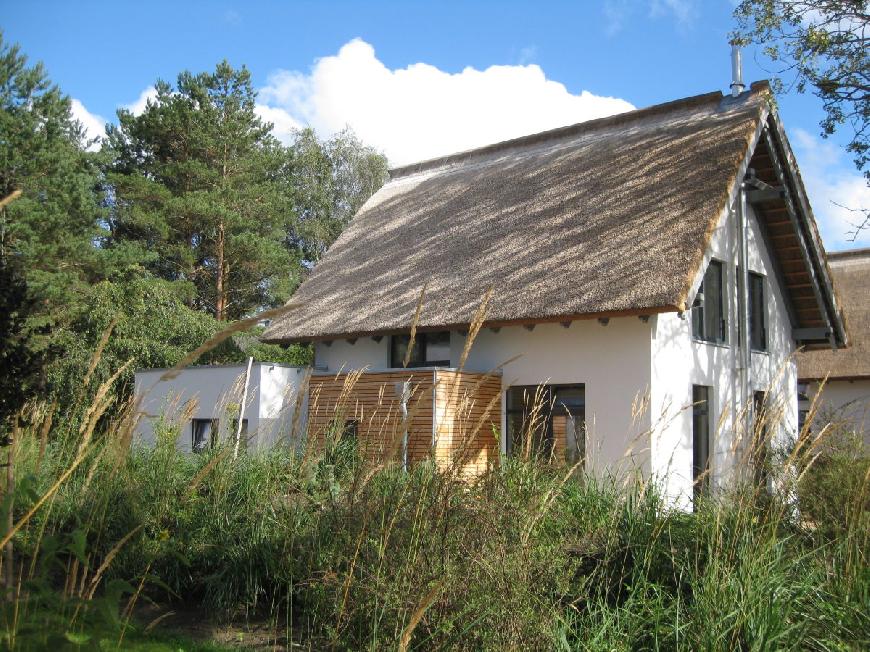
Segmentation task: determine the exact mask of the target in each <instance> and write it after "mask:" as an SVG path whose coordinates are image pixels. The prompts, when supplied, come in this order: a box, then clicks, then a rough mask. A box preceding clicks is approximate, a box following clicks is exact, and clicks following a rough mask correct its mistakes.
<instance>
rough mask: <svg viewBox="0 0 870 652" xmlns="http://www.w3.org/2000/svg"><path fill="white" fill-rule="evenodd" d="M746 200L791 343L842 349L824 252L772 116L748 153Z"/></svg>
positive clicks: (843, 333) (842, 330) (794, 165)
mask: <svg viewBox="0 0 870 652" xmlns="http://www.w3.org/2000/svg"><path fill="white" fill-rule="evenodd" d="M746 172H747V175H746V178H747V180H748V181H749V182H750V185H751V186H752V189H751V190H749V191H748V193H747V200H748V201H749V202H750V203H751V204H752V206H753V208H754V209H755V212H756V214H757V216H758V222H759V225H760V227H761V231H762V234H763V236H764V238H765V241H766V243H767V246H768V248H769V250H770V251H771V253H772V258H773V259H774V272H775V274H776V276H777V280H778V281H779V283H780V286H781V287H783V288H784V290H785V293H786V309H787V311H788V313H789V318H790V320H791V324H792V329H793V331H792V333H793V337H794V339H795V341H796V343H797V344H798V345H801V346H806V347H811V348H815V347H820V346H823V347H827V346H830V347H834V348H837V347H845V346H848V337H847V334H846V329H845V326H844V323H843V317H842V313H841V310H840V307H839V305H838V302H837V297H836V295H835V293H834V288H833V284H832V282H831V274H830V271H829V269H828V265H827V258H826V255H825V250H824V248H823V246H822V243H821V239H820V237H819V234H818V230H817V228H816V223H815V219H814V217H813V213H812V208H811V207H810V204H809V201H808V199H807V195H806V190H805V188H804V185H803V182H802V180H801V177H800V172H799V170H798V167H797V162H796V160H795V157H794V154H793V153H792V150H791V147H790V145H789V143H788V139H787V138H786V136H785V131H784V130H783V127H782V123H781V122H780V120H779V117H778V116H777V114H776V113H775V112H773V111H770V112H769V113H768V115H767V117H766V120H765V125H764V129H763V132H762V135H761V138H760V139H759V141H758V143H757V144H756V146H755V149H754V151H753V152H752V158H751V159H750V161H749V167H748V169H747V171H746Z"/></svg>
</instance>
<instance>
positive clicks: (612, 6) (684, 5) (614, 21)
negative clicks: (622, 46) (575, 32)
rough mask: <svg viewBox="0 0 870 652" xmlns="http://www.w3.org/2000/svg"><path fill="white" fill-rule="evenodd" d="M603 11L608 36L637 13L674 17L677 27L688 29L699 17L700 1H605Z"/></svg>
mask: <svg viewBox="0 0 870 652" xmlns="http://www.w3.org/2000/svg"><path fill="white" fill-rule="evenodd" d="M601 10H602V12H603V13H604V23H605V24H604V31H605V33H606V34H607V35H608V36H613V35H615V34H616V33H617V32H619V31H620V30H621V29H622V28H623V26H624V25H625V23H626V21H628V19H629V18H631V17H632V16H633V15H634V14H635V13H637V12H640V13H641V15H642V14H643V13H646V14H647V15H649V17H650V18H671V17H672V18H674V19H675V20H676V23H677V27H679V28H680V29H686V28H687V27H689V26H690V25H691V24H693V23H694V22H695V18H696V17H697V15H698V0H605V1H604V4H603V5H602V9H601ZM644 10H646V11H645V12H644Z"/></svg>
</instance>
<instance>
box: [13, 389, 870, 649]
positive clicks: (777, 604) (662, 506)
mask: <svg viewBox="0 0 870 652" xmlns="http://www.w3.org/2000/svg"><path fill="white" fill-rule="evenodd" d="M107 382H108V385H105V384H104V385H103V386H100V387H99V388H96V389H95V390H94V391H93V392H92V399H91V400H90V404H89V405H88V401H87V400H84V398H82V400H81V406H80V407H79V409H77V410H75V411H73V412H74V413H75V414H78V415H80V418H79V419H78V420H77V421H75V422H73V421H70V420H69V419H67V420H64V419H59V418H57V417H55V416H53V411H54V410H53V409H46V408H45V406H34V408H33V409H32V410H31V411H30V412H29V414H30V415H31V418H30V419H29V425H28V426H26V427H25V428H24V429H23V430H22V431H21V432H20V433H19V437H18V440H17V442H16V447H15V460H14V464H15V469H16V473H17V476H18V482H17V483H16V486H15V492H14V501H13V500H12V498H13V497H11V496H9V497H7V498H6V499H5V500H4V502H3V505H2V507H3V509H4V510H5V512H4V514H0V522H4V523H5V522H6V514H8V511H9V509H10V506H13V521H14V522H15V524H16V527H15V530H14V533H10V532H7V533H6V536H5V537H4V538H9V537H10V536H12V540H13V541H14V543H15V547H16V557H15V559H16V561H15V567H14V568H12V569H11V571H12V572H11V573H9V574H8V575H9V576H10V577H11V578H12V581H11V582H9V583H8V584H9V585H8V586H7V587H6V594H5V598H6V599H5V601H4V602H3V604H2V619H3V625H2V635H3V636H4V637H5V640H4V642H5V643H6V645H7V647H9V648H10V649H40V648H45V647H47V646H54V645H59V646H60V645H66V646H70V645H72V646H75V645H81V646H84V647H92V646H96V645H97V644H98V645H100V646H101V647H103V648H109V649H111V648H113V647H114V648H119V649H123V648H124V646H125V642H128V641H129V640H130V637H133V636H141V635H143V634H144V632H145V631H146V630H148V631H151V630H153V629H155V628H156V629H160V628H164V627H167V626H171V625H172V623H173V616H172V612H175V611H177V610H181V609H185V610H189V609H190V608H191V607H194V608H196V609H198V610H200V611H201V613H203V614H205V617H209V618H212V619H215V620H217V621H220V620H228V619H232V618H247V619H256V620H258V621H266V622H269V623H270V626H271V628H272V631H273V641H274V642H275V643H276V645H280V646H288V645H289V644H290V642H295V643H296V644H297V645H300V646H302V647H303V648H307V649H322V648H331V649H342V650H380V649H384V648H399V649H401V650H424V649H425V650H430V649H432V650H437V649H499V650H501V649H564V650H571V649H590V650H629V649H631V650H635V649H668V650H671V649H715V650H718V649H752V650H767V649H770V650H773V649H776V650H780V649H802V650H803V649H818V650H843V649H867V648H868V647H870V639H868V633H870V567H868V559H867V555H868V551H870V541H868V535H870V491H868V487H870V464H868V458H867V454H866V451H865V450H864V449H863V448H861V447H860V446H858V445H857V444H855V443H854V442H853V444H852V445H851V448H850V447H846V446H844V445H840V444H837V445H835V442H838V441H840V439H838V438H837V437H835V436H834V435H835V433H831V432H825V433H824V435H825V436H824V437H823V438H822V439H815V440H812V441H810V439H809V438H808V437H807V436H804V437H801V438H798V442H797V443H796V444H795V445H793V446H790V447H789V448H788V450H784V451H781V452H780V453H781V458H780V460H779V461H778V462H776V463H772V461H773V459H774V456H771V455H768V456H765V457H764V459H765V460H766V461H767V463H768V468H767V474H768V475H769V476H770V477H769V482H768V486H770V487H775V488H776V490H775V491H774V492H772V493H771V492H768V491H766V490H763V489H760V488H759V487H758V486H757V485H756V484H753V483H751V482H749V483H747V484H746V485H745V486H735V487H734V488H733V489H732V490H731V491H730V493H727V494H722V493H720V494H717V495H710V496H708V497H707V498H706V499H704V500H702V501H701V502H700V504H699V505H698V506H697V509H696V510H695V511H694V513H691V514H689V513H684V512H682V511H678V510H673V509H670V508H669V506H668V503H667V501H666V500H665V499H664V498H663V497H662V496H661V495H659V492H658V488H657V487H656V486H655V485H654V484H651V483H649V482H648V481H646V480H645V479H644V478H642V477H637V478H634V479H632V480H631V481H629V482H625V481H624V479H622V480H620V482H618V483H617V482H616V481H615V480H614V479H608V478H592V477H587V476H584V475H582V474H578V473H576V472H572V471H573V470H572V469H566V468H564V466H562V465H559V464H556V463H554V462H553V460H552V459H538V458H536V457H535V456H534V455H532V454H530V453H529V451H531V446H530V444H529V446H520V449H521V450H525V451H526V453H527V454H525V455H522V456H521V457H519V458H516V459H504V460H502V463H501V464H500V465H499V466H498V467H497V468H494V469H492V470H491V471H489V472H488V473H486V474H484V475H483V476H481V477H479V478H475V479H469V478H467V477H463V474H462V473H460V472H459V471H458V469H457V468H456V467H455V466H453V465H451V466H449V467H448V468H445V469H439V468H437V467H436V466H435V465H434V463H432V462H423V463H418V464H416V465H413V466H412V467H411V468H410V469H409V470H408V471H404V470H403V469H402V468H401V464H400V462H399V461H398V459H399V456H398V455H397V454H396V453H397V451H398V450H399V445H398V444H397V443H396V442H397V441H398V437H399V435H400V434H401V433H400V432H399V434H398V435H397V434H396V433H392V435H391V436H392V437H393V439H394V440H395V441H392V442H388V444H389V443H392V446H388V447H387V448H388V450H392V453H393V454H392V455H391V456H388V458H390V457H391V458H392V459H393V460H394V461H393V462H392V463H391V462H390V459H386V460H381V461H380V462H378V463H373V462H369V461H367V460H365V459H362V458H361V457H360V455H359V452H358V451H357V450H356V447H355V446H354V443H353V442H352V441H348V440H347V439H346V438H344V437H343V436H342V433H341V429H339V428H336V429H335V432H332V433H328V435H329V436H326V437H323V438H322V441H321V443H320V444H318V445H317V446H314V445H306V446H304V447H303V448H302V449H298V448H297V447H289V446H288V447H279V448H276V449H274V450H271V451H268V452H260V453H251V454H248V455H244V456H241V457H240V458H239V459H237V460H234V459H233V455H232V450H231V448H230V447H229V446H230V444H229V443H228V444H227V445H225V446H217V447H216V448H214V449H212V450H210V451H208V452H207V453H205V454H202V455H189V454H182V453H180V452H179V451H178V450H177V448H176V441H177V438H178V434H179V432H178V426H177V424H174V423H171V422H161V423H159V424H158V426H157V429H156V432H157V441H156V445H154V446H153V447H150V448H140V447H132V448H131V447H130V433H131V429H132V427H133V422H132V418H133V414H134V413H135V411H136V406H135V405H132V406H126V407H125V406H120V407H118V406H117V405H114V404H113V396H112V394H111V391H110V389H111V381H107ZM113 406H114V407H113ZM110 407H111V408H112V409H110ZM413 409H414V406H411V410H410V411H411V412H413ZM338 416H340V415H337V417H338ZM336 423H337V424H341V423H343V419H341V418H337V419H336ZM465 426H466V427H465V428H463V430H465V431H467V432H469V433H472V434H474V433H476V431H477V429H479V424H477V423H468V424H465ZM295 427H296V424H294V428H295ZM398 430H399V431H401V430H402V428H399V429H398ZM291 439H293V437H291ZM309 440H310V441H313V438H309ZM820 441H824V442H825V445H824V446H821V445H820V444H819V443H818V442H820ZM843 441H845V440H843ZM797 444H799V445H797ZM749 453H750V457H752V458H753V459H761V458H760V457H759V456H758V452H757V451H750V452H749ZM795 501H797V502H795ZM2 570H3V573H2V574H0V576H5V575H6V571H7V570H9V569H2ZM146 604H150V605H152V608H151V609H149V610H147V612H148V613H149V616H148V619H147V620H143V617H142V615H141V614H143V613H145V611H146V610H143V609H142V608H141V607H142V605H146ZM155 614H156V615H155ZM149 620H150V622H148V621H149ZM93 632H100V633H99V635H98V637H97V638H99V640H97V638H94V637H95V636H96V635H94V634H93ZM107 632H108V634H107Z"/></svg>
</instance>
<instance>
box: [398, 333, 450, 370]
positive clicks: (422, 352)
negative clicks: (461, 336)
mask: <svg viewBox="0 0 870 652" xmlns="http://www.w3.org/2000/svg"><path fill="white" fill-rule="evenodd" d="M410 342H411V336H410V335H394V336H393V337H392V338H390V366H391V367H396V368H398V367H401V366H402V363H403V362H404V361H405V356H406V355H407V353H408V345H409V344H410ZM408 366H409V367H449V366H450V331H438V332H435V333H417V335H416V337H415V338H414V347H413V349H412V350H411V355H410V357H409V359H408Z"/></svg>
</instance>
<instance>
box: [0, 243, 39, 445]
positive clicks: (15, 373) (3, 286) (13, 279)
mask: <svg viewBox="0 0 870 652" xmlns="http://www.w3.org/2000/svg"><path fill="white" fill-rule="evenodd" d="M32 309H33V307H32V305H31V299H30V298H29V297H28V294H27V283H26V281H25V280H24V274H23V273H22V270H21V269H20V263H19V261H17V260H16V259H15V258H14V257H9V256H6V255H5V254H4V253H3V252H0V368H2V369H3V370H4V372H3V374H2V375H0V431H2V426H3V424H4V423H6V420H7V419H8V418H9V417H10V416H11V415H12V414H14V413H15V411H16V410H17V409H18V407H19V406H20V405H21V404H22V403H23V402H24V399H25V398H26V397H27V396H28V395H29V394H30V393H31V392H32V391H33V386H34V384H35V381H36V378H35V376H36V372H37V359H36V355H35V354H34V352H33V351H32V350H31V348H30V346H29V343H28V341H27V336H26V332H25V325H26V320H27V316H28V314H30V312H31V310H32Z"/></svg>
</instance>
